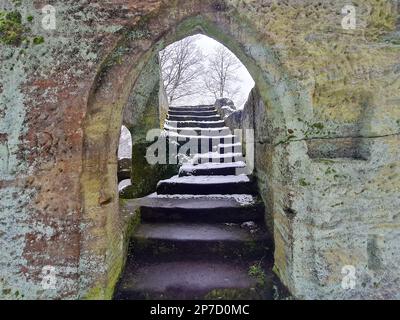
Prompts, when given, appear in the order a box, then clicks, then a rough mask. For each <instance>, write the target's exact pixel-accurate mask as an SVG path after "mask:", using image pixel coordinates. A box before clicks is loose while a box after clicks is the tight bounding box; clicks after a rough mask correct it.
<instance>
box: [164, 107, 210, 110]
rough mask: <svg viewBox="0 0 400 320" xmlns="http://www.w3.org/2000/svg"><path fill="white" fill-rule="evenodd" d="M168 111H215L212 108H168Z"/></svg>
mask: <svg viewBox="0 0 400 320" xmlns="http://www.w3.org/2000/svg"><path fill="white" fill-rule="evenodd" d="M169 110H170V111H215V107H214V106H192V107H169Z"/></svg>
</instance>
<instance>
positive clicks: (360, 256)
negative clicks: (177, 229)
mask: <svg viewBox="0 0 400 320" xmlns="http://www.w3.org/2000/svg"><path fill="white" fill-rule="evenodd" d="M14 3H16V2H13V3H11V2H8V1H2V2H1V4H0V10H18V11H20V12H22V13H23V15H22V24H24V25H25V26H29V27H30V29H31V31H24V32H23V34H21V36H26V37H27V39H28V40H29V43H27V42H25V43H23V42H21V44H18V45H14V44H5V43H4V42H3V41H0V62H1V63H0V199H1V201H0V213H1V214H0V219H1V221H0V222H1V223H0V247H1V254H0V297H1V298H4V299H10V298H24V299H28V298H69V299H74V298H110V297H111V296H112V292H113V288H114V285H115V283H116V281H117V279H118V276H119V274H120V271H121V269H122V265H123V262H124V257H125V250H126V248H125V246H124V243H125V241H126V225H127V224H126V221H125V216H124V214H121V215H119V214H117V212H118V208H119V205H118V193H117V186H116V183H117V179H116V175H117V165H118V163H117V148H118V139H119V131H120V127H121V124H122V123H123V117H122V115H123V109H124V107H125V106H126V105H127V103H128V100H129V95H130V93H131V92H133V91H135V89H137V86H138V85H139V83H140V81H139V82H138V81H137V80H138V78H139V76H140V74H141V71H142V70H144V69H143V67H144V66H145V65H146V64H147V63H148V62H149V61H150V60H151V58H152V57H154V54H156V52H157V50H159V49H162V48H164V47H165V45H167V44H168V43H171V42H173V41H175V40H178V39H181V38H182V37H185V36H186V35H189V34H192V33H193V32H195V31H201V32H204V33H205V34H207V35H209V36H211V37H214V38H215V39H217V40H219V41H221V43H223V44H225V45H227V46H228V47H229V49H231V51H233V52H234V53H235V54H236V55H237V56H238V57H239V58H240V59H241V61H242V62H243V63H244V64H245V65H246V67H247V68H248V69H249V71H250V73H251V74H252V76H253V78H254V79H255V82H256V86H257V89H258V97H256V95H255V93H254V92H253V93H252V95H253V97H252V99H253V102H254V103H250V104H249V105H248V107H251V108H252V109H251V110H252V111H251V112H250V113H249V115H248V116H246V119H248V120H249V122H248V124H249V126H250V127H251V126H253V127H254V128H255V132H256V141H257V144H256V173H257V176H258V181H259V187H260V189H261V190H262V194H263V196H264V200H265V203H266V205H267V212H266V217H267V220H268V221H269V222H270V226H271V228H273V229H274V237H275V247H276V249H275V250H276V252H275V269H276V271H277V273H278V274H279V275H280V278H281V280H282V281H283V282H284V283H285V284H286V285H287V286H288V287H289V289H290V290H291V292H292V293H293V294H294V295H295V296H296V297H298V298H333V299H337V298H399V290H398V288H399V287H400V284H399V268H398V265H399V264H400V260H399V259H400V257H399V255H398V252H399V249H400V248H399V247H400V242H399V236H400V225H399V219H400V212H399V208H400V203H399V201H400V197H399V194H400V190H399V187H400V174H399V167H400V166H399V165H400V163H399V158H400V155H399V150H400V148H399V144H400V140H399V130H400V108H399V101H400V98H399V92H400V90H399V89H400V88H399V86H400V83H399V81H398V75H399V70H400V65H399V61H400V48H399V35H398V31H397V32H396V21H398V15H399V12H398V8H397V7H396V2H395V1H376V0H362V1H361V0H354V1H353V3H354V4H355V5H356V9H357V21H358V22H357V28H356V29H355V30H343V29H342V27H341V20H342V18H343V16H341V14H340V13H341V10H342V8H343V7H344V6H345V5H347V4H348V1H344V0H327V1H316V0H315V1H314V0H299V1H272V0H266V1H264V0H263V1H261V0H249V1H241V0H240V1H239V0H227V1H219V0H218V1H215V0H213V1H190V0H180V1H174V2H171V1H161V0H149V1H138V0H115V1H108V2H105V1H99V0H94V1H90V2H89V1H86V0H78V1H72V0H71V1H60V0H56V1H52V2H51V4H52V5H53V6H54V7H55V8H56V12H57V15H56V17H57V27H56V30H53V31H48V30H44V29H43V28H42V27H41V20H42V18H43V16H42V13H41V7H42V6H43V1H28V0H23V1H21V5H19V6H17V7H15V4H14ZM28 15H29V16H32V19H29V20H31V22H29V21H28V19H27V16H28ZM17 29H18V30H22V28H19V25H18V23H17ZM397 30H398V29H397ZM34 37H43V38H42V39H40V38H39V39H38V40H36V41H33V40H32V39H33V38H34ZM39 40H40V41H39ZM145 79H149V78H147V77H145ZM150 82H152V81H149V87H151V83H150ZM155 83H156V81H155V82H154V85H155ZM151 89H154V87H153V88H151ZM143 92H145V95H146V96H148V95H150V93H148V92H153V93H154V91H153V90H150V89H149V90H147V89H146V90H144V91H143ZM144 100H145V101H147V99H144ZM143 103H144V102H143ZM150 118H151V119H153V120H154V115H153V116H151V117H150ZM138 119H143V118H140V117H138ZM250 119H251V121H250ZM158 120H159V119H158ZM138 121H141V120H138ZM159 123H160V122H159V121H158V125H157V127H159ZM314 139H323V141H325V142H327V143H328V144H329V145H330V146H329V147H325V146H324V144H322V145H321V144H319V143H318V142H317V141H314ZM351 148H355V149H357V151H354V152H350V151H349V150H350V149H351ZM151 172H154V171H151ZM60 195H62V199H60ZM272 222H273V223H272ZM346 265H352V266H354V267H355V270H356V278H357V279H356V286H355V288H354V289H353V290H343V289H342V287H341V284H342V279H343V276H344V275H343V274H342V273H341V271H342V268H343V266H346ZM49 266H50V267H51V268H54V269H51V270H55V276H56V279H57V282H56V285H55V289H52V290H44V289H43V286H42V284H43V279H44V277H45V274H46V273H44V272H46V270H48V268H47V267H49Z"/></svg>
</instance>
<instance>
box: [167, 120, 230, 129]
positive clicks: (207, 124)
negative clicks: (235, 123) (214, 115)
mask: <svg viewBox="0 0 400 320" xmlns="http://www.w3.org/2000/svg"><path fill="white" fill-rule="evenodd" d="M165 124H166V125H168V126H170V127H173V128H193V127H194V128H221V127H224V126H225V121H224V120H219V121H168V120H166V121H165Z"/></svg>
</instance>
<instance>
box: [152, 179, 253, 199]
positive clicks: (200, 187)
mask: <svg viewBox="0 0 400 320" xmlns="http://www.w3.org/2000/svg"><path fill="white" fill-rule="evenodd" d="M157 193H158V194H176V193H179V194H199V195H204V194H233V193H243V194H256V189H255V188H254V186H253V184H252V182H251V181H250V179H249V177H248V176H246V175H237V176H234V175H232V176H189V177H179V176H174V177H172V178H171V179H167V180H162V181H160V182H159V183H158V185H157Z"/></svg>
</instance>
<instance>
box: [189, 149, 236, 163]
mask: <svg viewBox="0 0 400 320" xmlns="http://www.w3.org/2000/svg"><path fill="white" fill-rule="evenodd" d="M240 160H243V155H242V153H225V154H221V153H219V152H209V153H200V154H196V155H194V156H193V159H192V163H193V164H200V163H206V162H212V163H231V162H236V161H240Z"/></svg>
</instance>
